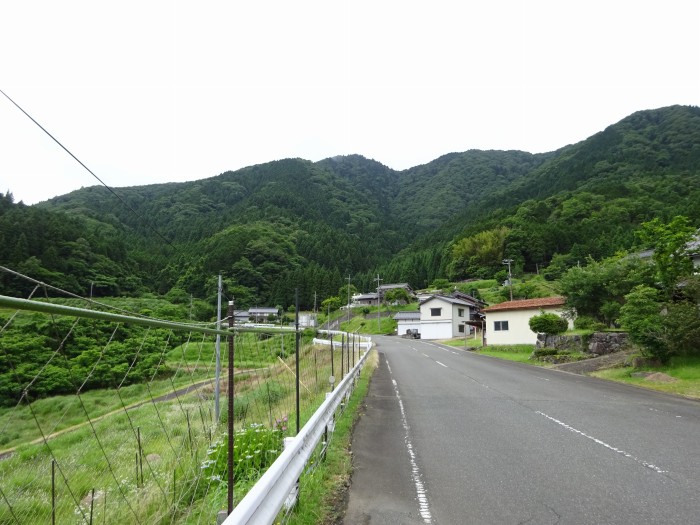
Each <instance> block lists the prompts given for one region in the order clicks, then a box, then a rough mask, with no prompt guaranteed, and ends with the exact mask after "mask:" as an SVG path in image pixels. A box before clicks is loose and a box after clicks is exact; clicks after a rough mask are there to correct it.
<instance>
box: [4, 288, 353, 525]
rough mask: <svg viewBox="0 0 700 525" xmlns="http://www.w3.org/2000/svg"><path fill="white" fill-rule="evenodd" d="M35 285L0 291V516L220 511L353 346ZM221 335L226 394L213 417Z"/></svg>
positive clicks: (313, 403) (244, 487)
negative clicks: (9, 293) (13, 292)
mask: <svg viewBox="0 0 700 525" xmlns="http://www.w3.org/2000/svg"><path fill="white" fill-rule="evenodd" d="M42 292H45V290H42V287H41V286H37V288H36V289H35V291H34V292H33V293H32V295H31V296H30V297H29V298H27V299H16V298H9V297H5V296H0V524H20V523H21V524H24V523H32V524H33V523H61V524H62V523H87V524H93V523H95V524H98V523H148V524H151V523H162V524H165V523H188V524H189V523H216V519H217V514H218V512H219V511H220V510H222V509H227V505H228V504H229V503H230V501H228V500H229V498H233V505H234V506H235V504H236V503H237V502H238V501H240V499H241V498H242V497H243V496H244V495H245V493H246V492H247V491H248V490H249V489H250V488H251V487H252V486H253V484H254V483H255V481H256V480H257V479H258V478H259V477H260V475H261V474H262V473H263V472H264V470H265V469H266V468H267V467H268V466H269V465H270V464H271V463H272V462H273V461H274V459H275V458H276V457H277V456H278V455H279V454H280V453H281V450H282V447H283V439H284V438H285V437H286V436H294V435H295V434H296V433H297V432H298V430H299V428H298V427H299V426H300V425H303V424H304V422H305V421H306V420H308V419H309V418H310V417H311V415H312V414H313V413H314V411H315V410H316V408H317V407H318V406H320V405H321V403H322V402H323V400H324V399H325V395H326V392H328V391H329V390H332V388H333V386H334V384H336V383H337V382H339V380H340V379H342V377H343V375H345V374H347V373H348V372H349V370H350V369H351V368H352V366H354V364H355V362H356V361H357V360H358V359H359V353H360V345H359V338H358V337H357V336H356V335H355V334H332V335H331V336H328V337H327V338H328V339H330V340H332V343H331V344H322V341H321V340H319V339H315V336H316V332H315V331H314V330H305V331H295V330H291V331H290V330H287V331H285V330H283V329H281V328H279V327H256V328H246V327H245V326H236V325H234V327H233V331H228V330H217V329H216V328H213V327H211V325H203V326H195V325H192V324H183V323H177V322H173V321H166V320H161V319H154V318H153V317H147V316H141V315H134V314H133V313H132V314H130V315H125V313H124V312H122V311H119V312H116V313H115V311H114V308H113V307H110V306H109V305H105V304H100V303H96V302H94V301H89V300H87V299H78V298H54V299H48V298H47V297H46V295H47V294H46V293H44V298H43V299H42V300H37V299H35V298H34V297H33V296H35V294H36V293H42ZM231 333H232V334H233V335H230V334H231ZM217 335H219V336H222V335H223V337H222V345H221V346H222V348H221V351H220V357H221V369H222V373H221V377H222V379H221V380H220V381H219V391H220V393H221V398H222V399H225V398H226V397H227V396H228V395H229V394H231V395H232V399H233V403H230V404H227V403H223V402H222V403H221V407H222V408H221V414H220V417H218V418H217V415H216V402H215V401H216V399H215V397H216V391H217V388H216V377H217V366H216V355H217V350H216V348H217V344H216V336H217ZM229 336H230V337H229ZM229 347H230V350H231V351H232V355H233V362H232V363H231V362H230V360H229V357H228V356H229ZM230 364H232V365H233V366H232V367H231V368H230V369H229V365H230ZM229 370H230V371H231V374H232V375H231V376H229V375H228V371H229ZM227 377H233V383H231V382H230V381H229V380H227V379H226V378H227ZM297 379H298V381H297ZM231 406H232V407H233V410H232V412H233V413H232V414H230V412H231V408H230V407H231ZM229 418H231V419H230V421H232V422H233V425H232V427H233V430H234V436H235V439H234V440H232V441H231V443H232V448H233V454H228V453H227V450H228V448H227V447H228V443H229V440H228V439H227V438H228V436H227V422H228V421H229ZM229 458H230V461H229ZM229 473H232V475H233V481H234V484H233V486H232V487H233V490H232V492H229V490H228V487H229V484H228V483H227V480H228V477H229ZM229 510H230V509H229Z"/></svg>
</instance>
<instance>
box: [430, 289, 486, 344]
mask: <svg viewBox="0 0 700 525" xmlns="http://www.w3.org/2000/svg"><path fill="white" fill-rule="evenodd" d="M476 309H477V306H476V305H475V304H474V303H473V302H471V301H468V300H465V299H459V298H456V297H447V296H444V295H433V296H431V297H429V298H428V299H426V300H424V301H422V302H421V303H420V335H421V339H451V338H453V337H460V336H463V335H464V331H465V330H469V328H467V326H468V325H465V322H466V321H469V320H470V319H471V314H472V312H473V311H476Z"/></svg>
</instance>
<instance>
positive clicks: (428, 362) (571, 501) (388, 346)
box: [344, 337, 700, 525]
mask: <svg viewBox="0 0 700 525" xmlns="http://www.w3.org/2000/svg"><path fill="white" fill-rule="evenodd" d="M375 341H376V342H377V343H378V346H377V349H378V351H379V354H380V356H379V357H380V363H379V368H378V369H377V371H376V372H375V375H374V377H373V378H372V383H371V386H370V391H369V394H368V397H367V400H366V408H365V410H364V413H363V415H362V417H361V419H360V421H359V422H358V425H357V427H356V430H355V434H354V438H353V445H352V448H353V455H354V458H353V463H354V473H353V478H352V485H351V488H350V493H349V501H348V509H347V512H346V515H345V521H344V523H345V524H346V525H356V524H365V525H368V524H375V525H376V524H413V523H416V524H419V523H424V524H425V523H430V524H441V525H445V524H468V523H475V524H482V523H483V524H489V523H494V524H501V523H513V524H524V523H531V524H550V523H552V524H553V523H572V524H579V523H580V524H594V523H605V524H617V523H620V524H641V523H659V524H661V523H663V524H673V523H679V524H680V523H682V524H689V523H700V403H698V402H695V401H691V400H685V399H680V398H676V397H673V396H669V395H665V394H660V393H656V392H650V391H645V390H642V389H639V388H635V387H630V386H625V385H619V384H615V383H610V382H605V381H602V380H598V379H595V378H589V377H584V376H577V375H573V374H569V373H566V372H560V371H555V370H547V369H542V368H537V367H532V366H528V365H523V364H520V363H513V362H507V361H501V360H497V359H493V358H489V357H486V356H480V355H477V354H473V353H469V352H465V351H464V350H462V349H449V348H447V347H444V346H441V345H438V344H435V343H431V342H429V341H420V340H408V339H401V338H397V337H378V338H375Z"/></svg>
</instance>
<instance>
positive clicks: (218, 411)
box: [214, 274, 222, 425]
mask: <svg viewBox="0 0 700 525" xmlns="http://www.w3.org/2000/svg"><path fill="white" fill-rule="evenodd" d="M221 291H222V286H221V274H219V288H218V293H217V297H216V329H217V330H221ZM220 382H221V336H220V335H219V334H216V382H215V383H214V415H215V417H216V424H217V425H218V424H219V416H220V415H221V409H220V407H219V396H220V395H221V385H220V384H219V383H220Z"/></svg>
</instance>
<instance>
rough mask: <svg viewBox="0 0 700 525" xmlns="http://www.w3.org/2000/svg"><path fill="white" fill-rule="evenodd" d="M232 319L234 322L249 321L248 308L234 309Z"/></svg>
mask: <svg viewBox="0 0 700 525" xmlns="http://www.w3.org/2000/svg"><path fill="white" fill-rule="evenodd" d="M233 320H234V322H236V323H247V322H248V321H250V314H248V310H234V311H233Z"/></svg>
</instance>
